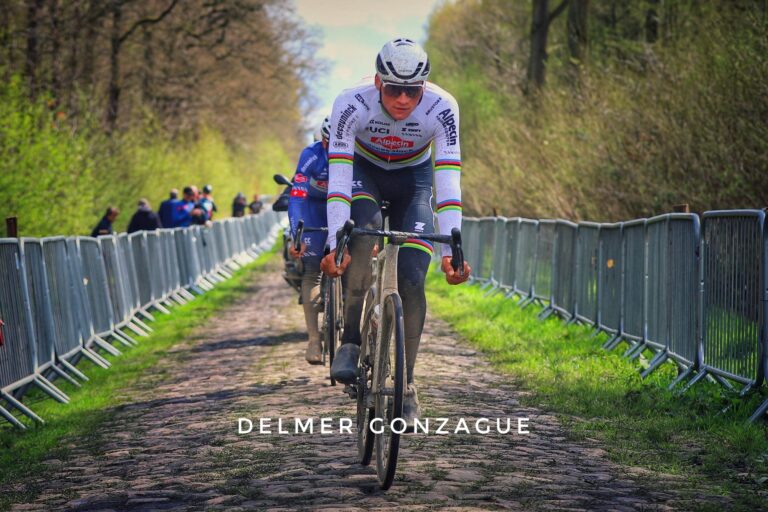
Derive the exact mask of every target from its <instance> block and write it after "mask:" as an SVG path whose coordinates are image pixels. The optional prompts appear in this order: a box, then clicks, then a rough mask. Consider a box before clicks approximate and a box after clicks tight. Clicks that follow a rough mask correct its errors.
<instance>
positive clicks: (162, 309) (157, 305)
mask: <svg viewBox="0 0 768 512" xmlns="http://www.w3.org/2000/svg"><path fill="white" fill-rule="evenodd" d="M151 306H152V307H153V308H155V309H156V310H158V311H159V312H161V313H165V314H166V315H170V314H171V312H170V311H168V309H167V308H166V307H165V306H163V305H162V304H160V303H159V302H158V301H155V302H153V303H152V304H151Z"/></svg>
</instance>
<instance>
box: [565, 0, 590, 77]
mask: <svg viewBox="0 0 768 512" xmlns="http://www.w3.org/2000/svg"><path fill="white" fill-rule="evenodd" d="M588 10H589V0H571V5H570V7H569V8H568V52H569V54H570V57H571V63H572V64H573V65H574V66H575V67H576V68H577V69H579V68H580V67H581V65H582V64H583V63H584V59H585V57H586V49H587V43H588V38H587V36H588V34H587V12H588Z"/></svg>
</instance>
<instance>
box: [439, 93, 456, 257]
mask: <svg viewBox="0 0 768 512" xmlns="http://www.w3.org/2000/svg"><path fill="white" fill-rule="evenodd" d="M446 99H448V100H449V101H448V102H447V103H446V105H445V106H444V108H442V109H441V108H437V109H435V110H436V111H437V114H436V117H435V202H436V207H437V223H438V225H439V227H440V233H441V234H444V235H450V234H451V230H452V229H453V228H459V229H461V149H460V145H459V106H458V104H457V103H456V100H455V99H453V97H451V96H448V97H447V98H446ZM442 254H443V256H450V255H451V246H450V245H448V244H442Z"/></svg>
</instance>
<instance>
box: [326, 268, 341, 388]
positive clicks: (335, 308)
mask: <svg viewBox="0 0 768 512" xmlns="http://www.w3.org/2000/svg"><path fill="white" fill-rule="evenodd" d="M341 297H342V294H341V278H339V277H335V278H333V279H330V280H329V281H328V300H327V306H328V315H329V316H328V326H327V329H326V337H327V339H328V359H329V361H330V363H331V366H332V365H333V358H334V356H335V355H336V348H337V347H338V346H339V345H340V344H341V332H342V330H343V329H344V309H343V306H342V299H341ZM330 378H331V386H335V385H336V379H334V378H333V376H331V377H330Z"/></svg>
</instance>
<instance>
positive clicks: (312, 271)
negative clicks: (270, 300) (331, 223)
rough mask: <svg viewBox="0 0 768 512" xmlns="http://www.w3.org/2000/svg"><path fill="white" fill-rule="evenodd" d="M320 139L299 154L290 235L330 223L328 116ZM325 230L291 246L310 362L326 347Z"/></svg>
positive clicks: (306, 235) (308, 234)
mask: <svg viewBox="0 0 768 512" xmlns="http://www.w3.org/2000/svg"><path fill="white" fill-rule="evenodd" d="M320 133H321V140H319V141H318V142H315V143H314V144H312V145H310V146H307V147H306V148H304V151H302V152H301V156H300V157H299V165H298V166H297V168H296V174H294V176H293V187H292V188H291V194H290V199H289V201H288V219H289V221H290V225H291V235H292V236H293V238H295V237H296V229H297V224H298V222H299V221H300V220H303V221H304V225H305V226H307V227H313V228H319V227H325V226H327V224H328V223H327V221H326V196H327V195H328V137H329V136H330V121H329V119H328V118H327V117H326V118H325V119H324V120H323V123H322V126H321V128H320ZM325 239H326V233H325V232H321V231H310V232H305V233H304V235H303V236H302V239H301V249H300V250H299V251H296V249H294V247H293V245H291V246H290V248H289V249H288V251H289V253H290V255H291V256H292V257H293V258H296V259H298V258H301V262H302V264H303V266H304V273H303V274H302V277H301V301H302V305H303V306H304V319H305V321H306V324H307V333H308V335H309V341H308V342H307V350H306V354H305V357H306V359H307V362H308V363H310V364H321V363H322V355H323V346H322V341H321V339H320V329H319V326H318V321H317V317H318V314H319V313H320V312H321V311H322V304H321V297H320V277H321V276H320V259H321V258H322V257H323V249H324V248H325Z"/></svg>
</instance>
